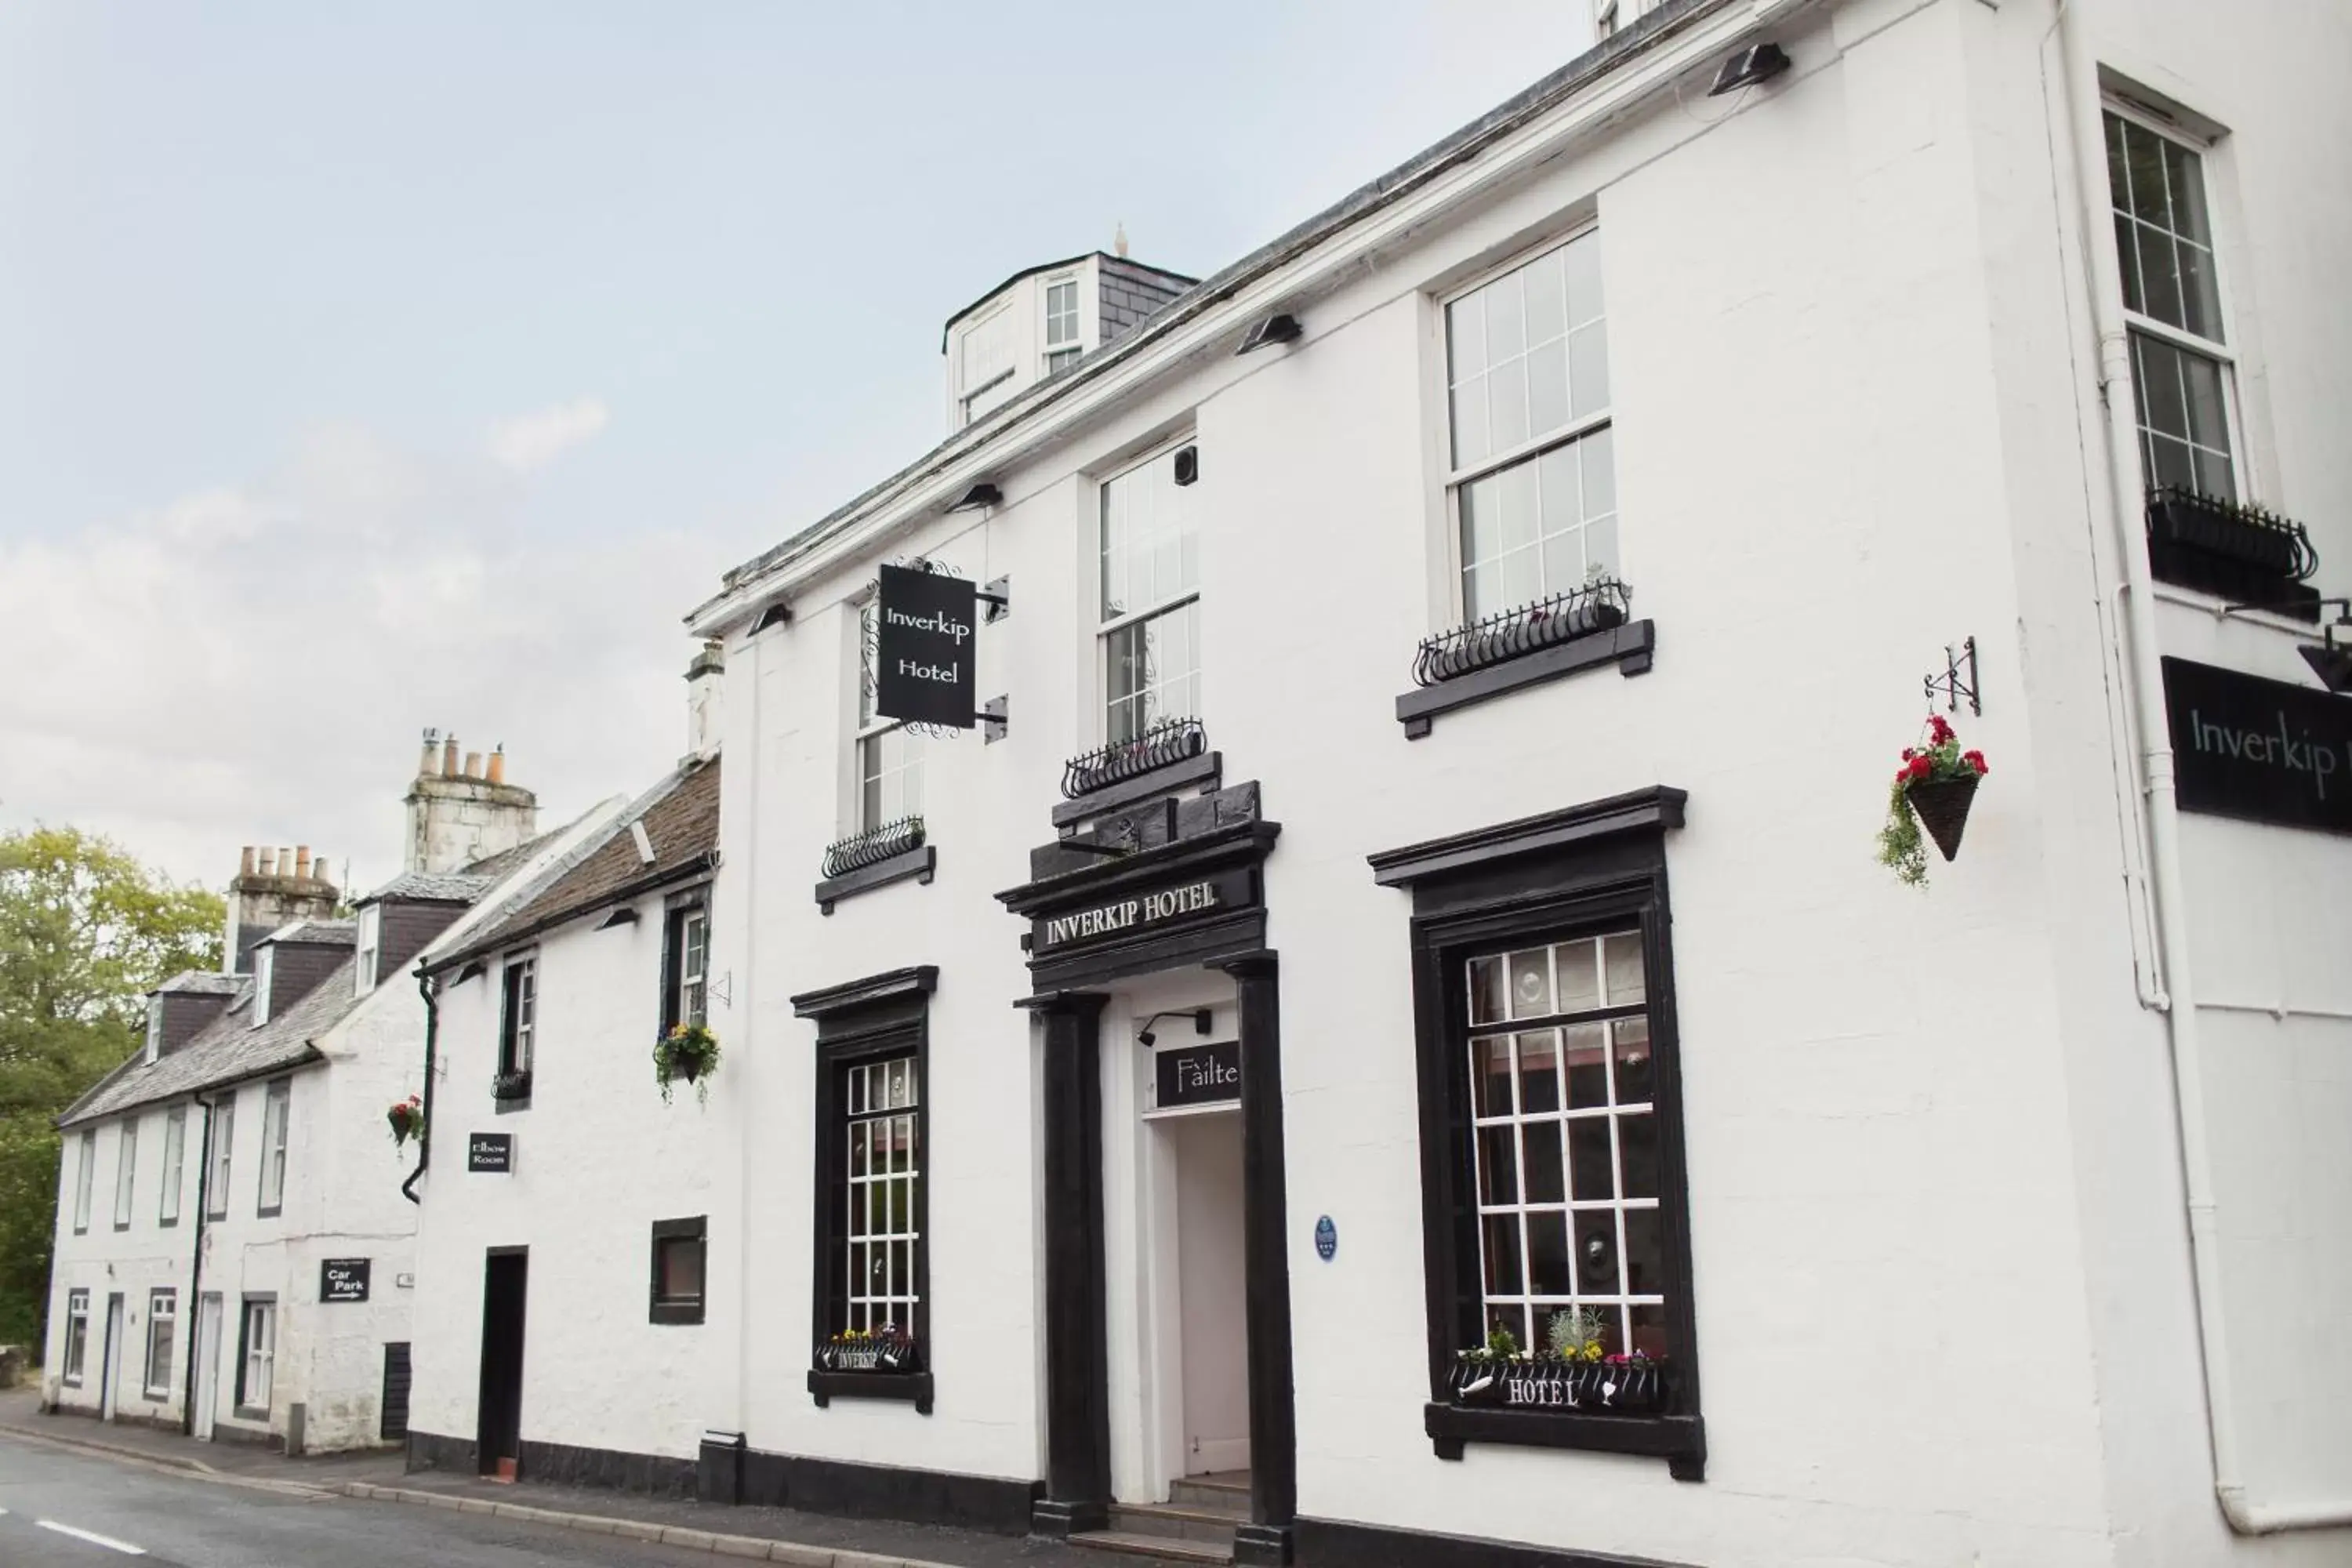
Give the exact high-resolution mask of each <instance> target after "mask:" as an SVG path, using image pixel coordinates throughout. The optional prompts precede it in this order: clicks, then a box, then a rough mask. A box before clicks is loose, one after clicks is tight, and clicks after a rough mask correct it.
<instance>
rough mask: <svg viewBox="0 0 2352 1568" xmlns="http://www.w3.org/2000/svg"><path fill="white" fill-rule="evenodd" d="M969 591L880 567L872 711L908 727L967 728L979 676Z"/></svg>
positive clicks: (945, 580) (930, 576) (951, 581)
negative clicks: (922, 725) (902, 721)
mask: <svg viewBox="0 0 2352 1568" xmlns="http://www.w3.org/2000/svg"><path fill="white" fill-rule="evenodd" d="M978 623H979V616H977V615H975V614H974V613H973V600H972V586H971V584H970V583H968V582H966V581H965V580H964V579H963V578H961V577H945V576H940V575H939V574H936V573H930V572H916V571H911V570H909V569H908V568H907V567H904V566H885V567H883V568H882V570H881V581H880V584H879V586H878V587H877V591H876V596H875V605H874V710H875V711H876V712H877V713H878V714H880V715H881V716H882V717H884V718H886V719H903V720H907V721H910V722H913V723H920V724H945V725H948V726H949V727H950V728H952V729H957V730H969V729H971V727H972V723H973V718H972V697H971V692H972V686H973V683H974V682H975V681H976V680H977V679H979V673H980V653H979V645H978V643H977V642H976V641H975V639H974V637H973V628H974V627H975V626H977V625H978Z"/></svg>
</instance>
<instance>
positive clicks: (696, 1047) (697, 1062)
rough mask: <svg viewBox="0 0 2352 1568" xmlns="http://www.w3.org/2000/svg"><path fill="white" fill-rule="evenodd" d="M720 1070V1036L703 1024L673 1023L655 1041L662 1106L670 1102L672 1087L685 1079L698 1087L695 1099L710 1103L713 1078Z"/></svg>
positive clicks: (655, 1064) (656, 1073)
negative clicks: (674, 1082) (711, 1078)
mask: <svg viewBox="0 0 2352 1568" xmlns="http://www.w3.org/2000/svg"><path fill="white" fill-rule="evenodd" d="M718 1070H719V1037H718V1036H716V1035H714V1034H712V1033H711V1032H710V1031H709V1029H708V1028H706V1027H705V1026H702V1025H700V1024H673V1025H672V1026H670V1029H669V1032H668V1033H667V1034H666V1035H663V1036H662V1037H660V1038H658V1039H656V1041H655V1042H654V1077H655V1079H656V1080H658V1081H659V1082H660V1084H661V1097H662V1103H663V1104H664V1105H667V1104H668V1103H669V1102H670V1100H669V1095H670V1084H671V1083H672V1081H674V1080H675V1079H686V1081H687V1082H688V1083H690V1084H692V1085H694V1092H695V1097H696V1098H697V1099H698V1100H700V1101H701V1102H702V1103H703V1104H705V1105H708V1104H709V1103H710V1082H709V1079H710V1075H711V1074H712V1073H714V1072H717V1071H718Z"/></svg>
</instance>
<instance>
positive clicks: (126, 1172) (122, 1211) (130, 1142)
mask: <svg viewBox="0 0 2352 1568" xmlns="http://www.w3.org/2000/svg"><path fill="white" fill-rule="evenodd" d="M138 1184H139V1119H138V1118H137V1117H135V1116H126V1117H124V1118H123V1119H122V1120H121V1121H119V1122H117V1123H116V1124H115V1131H114V1228H115V1229H117V1230H129V1229H130V1228H131V1202H132V1199H133V1197H134V1196H135V1194H136V1192H137V1189H138Z"/></svg>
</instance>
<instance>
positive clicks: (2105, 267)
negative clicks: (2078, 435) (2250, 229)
mask: <svg viewBox="0 0 2352 1568" xmlns="http://www.w3.org/2000/svg"><path fill="white" fill-rule="evenodd" d="M2054 26H2055V27H2056V30H2057V33H2058V40H2059V49H2060V52H2061V58H2062V59H2063V69H2064V74H2065V81H2064V93H2065V100H2066V108H2067V122H2068V125H2069V128H2070V130H2071V132H2072V136H2071V140H2072V142H2073V143H2074V171H2075V184H2076V185H2077V187H2078V190H2077V195H2078V197H2079V199H2080V201H2081V204H2082V207H2083V211H2082V215H2081V216H2082V238H2083V255H2084V265H2085V267H2086V268H2087V269H2088V271H2089V281H2090V286H2091V301H2090V303H2091V320H2092V324H2093V326H2094V328H2095V331H2097V334H2098V348H2099V365H2098V372H2099V388H2100V400H2101V402H2102V403H2103V404H2104V405H2105V410H2106V439H2105V447H2106V459H2107V487H2108V494H2109V496H2110V497H2111V499H2112V500H2113V502H2114V513H2115V516H2114V522H2115V526H2116V531H2117V533H2118V536H2119V537H2118V539H2117V545H2118V552H2119V554H2120V555H2121V557H2122V562H2123V573H2124V601H2125V612H2126V624H2127V626H2128V627H2129V640H2130V648H2129V651H2128V658H2129V659H2130V665H2131V678H2132V679H2131V684H2132V687H2133V689H2134V694H2135V697H2136V699H2137V707H2138V710H2139V734H2140V762H2141V772H2142V784H2143V787H2144V789H2145V791H2146V802H2147V821H2148V836H2149V838H2150V839H2151V841H2152V847H2153V850H2154V857H2155V863H2154V865H2153V867H2152V868H2151V869H2152V871H2153V874H2154V875H2153V880H2154V882H2155V892H2156V909H2157V942H2158V948H2159V950H2160V952H2161V953H2162V957H2163V970H2162V973H2163V974H2164V977H2165V983H2166V989H2167V990H2168V992H2169V994H2170V1006H2169V1007H2168V1009H2167V1011H2166V1018H2167V1021H2168V1024H2169V1026H2170V1029H2171V1035H2172V1077H2173V1084H2174V1089H2175V1093H2176V1096H2177V1099H2178V1100H2179V1111H2180V1168H2181V1178H2182V1184H2183V1185H2184V1186H2185V1187H2186V1189H2187V1191H2188V1197H2189V1258H2190V1263H2191V1267H2192V1268H2193V1269H2194V1271H2195V1275H2196V1284H2197V1326H2198V1332H2199V1338H2200V1340H2201V1341H2202V1342H2203V1346H2204V1359H2205V1416H2206V1424H2207V1426H2208V1429H2209V1430H2210V1433H2211V1436H2212V1445H2213V1492H2214V1496H2215V1497H2216V1498H2217V1499H2218V1500H2220V1502H2221V1513H2222V1515H2223V1517H2224V1518H2226V1519H2227V1520H2228V1521H2230V1528H2231V1530H2233V1531H2238V1532H2239V1533H2240V1534H2242V1535H2266V1534H2270V1533H2272V1532H2273V1531H2283V1530H2312V1529H2320V1528H2325V1527H2327V1526H2332V1525H2347V1524H2352V1500H2339V1501H2334V1502H2321V1503H2305V1504H2291V1505H2285V1506H2258V1505H2255V1504H2252V1503H2250V1502H2248V1501H2247V1500H2246V1486H2245V1480H2244V1476H2243V1471H2242V1468H2241V1459H2240V1455H2239V1447H2238V1429H2237V1424H2236V1423H2237V1416H2236V1411H2237V1406H2236V1405H2235V1403H2234V1402H2233V1395H2232V1394H2231V1363H2230V1324H2229V1316H2228V1313H2227V1310H2226V1309H2225V1307H2224V1305H2223V1300H2222V1295H2221V1234H2220V1231H2219V1228H2218V1222H2217V1218H2216V1215H2215V1212H2214V1205H2213V1156H2212V1146H2211V1142H2210V1136H2209V1132H2208V1127H2207V1122H2206V1116H2205V1072H2204V1056H2203V1047H2202V1045H2201V1043H2200V1037H2199V1031H2198V1017H2197V1001H2196V987H2195V985H2194V984H2193V983H2192V980H2191V974H2190V967H2189V930H2188V916H2187V906H2186V889H2185V888H2184V886H2183V879H2182V876H2181V869H2180V807H2179V804H2178V803H2177V802H2176V801H2175V800H2174V798H2173V755H2172V731H2171V726H2170V723H2169V721H2168V716H2167V714H2166V712H2165V703H2164V668H2163V665H2162V663H2161V658H2162V647H2161V645H2160V644H2159V643H2158V640H2157V632H2156V595H2155V591H2154V590H2155V583H2154V580H2153V579H2152V577H2151V576H2150V574H2149V570H2148V561H2147V543H2146V541H2145V538H2144V537H2143V536H2144V533H2145V523H2144V521H2143V520H2142V518H2141V515H2140V511H2139V507H2138V504H2137V503H2140V502H2141V501H2142V500H2143V499H2144V498H2143V492H2142V490H2141V488H2140V474H2139V431H2138V428H2137V424H2136V422H2135V420H2134V416H2133V409H2132V403H2131V385H2132V379H2131V344H2130V339H2129V337H2128V336H2127V335H2126V327H2125V323H2124V304H2123V300H2124V292H2123V279H2122V274H2121V271H2120V266H2119V263H2118V261H2117V259H2116V242H2115V228H2114V225H2113V224H2112V223H2111V222H2110V221H2109V220H2108V216H2107V205H2106V200H2105V196H2106V190H2107V155H2106V132H2105V125H2104V124H2103V122H2102V120H2101V104H2102V95H2101V92H2100V89H2099V78H2098V66H2097V62H2096V60H2095V59H2094V58H2093V57H2092V55H2091V53H2090V50H2089V47H2088V46H2087V44H2086V43H2085V41H2084V38H2083V37H2082V28H2081V24H2080V21H2079V19H2078V18H2077V16H2075V14H2074V12H2073V11H2072V10H2071V9H2070V8H2068V6H2067V5H2065V0H2060V6H2059V13H2058V17H2057V21H2056V23H2055V24H2054Z"/></svg>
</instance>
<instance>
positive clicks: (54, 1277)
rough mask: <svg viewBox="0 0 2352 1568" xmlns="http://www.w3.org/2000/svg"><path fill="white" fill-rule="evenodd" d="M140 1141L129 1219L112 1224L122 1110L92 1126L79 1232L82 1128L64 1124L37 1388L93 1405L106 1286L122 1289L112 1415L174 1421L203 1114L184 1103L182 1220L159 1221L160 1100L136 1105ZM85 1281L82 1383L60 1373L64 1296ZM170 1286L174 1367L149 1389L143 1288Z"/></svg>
mask: <svg viewBox="0 0 2352 1568" xmlns="http://www.w3.org/2000/svg"><path fill="white" fill-rule="evenodd" d="M136 1121H137V1122H138V1125H139V1148H138V1157H137V1163H136V1164H135V1165H134V1166H133V1169H132V1173H131V1181H132V1194H131V1227H130V1228H129V1229H128V1230H120V1231H118V1230H116V1229H115V1228H114V1190H115V1173H116V1170H117V1166H116V1161H117V1159H118V1158H119V1157H120V1152H121V1137H122V1129H123V1127H124V1126H125V1124H126V1121H125V1119H124V1118H121V1117H117V1118H115V1119H113V1120H112V1121H106V1122H103V1123H100V1125H99V1127H98V1128H97V1132H98V1143H97V1156H96V1159H97V1163H96V1168H95V1172H94V1174H93V1176H92V1179H91V1182H90V1198H89V1229H88V1230H87V1231H86V1232H85V1233H84V1234H82V1235H79V1236H77V1235H75V1234H74V1226H73V1205H74V1184H75V1182H76V1181H77V1180H78V1179H79V1160H80V1157H81V1132H80V1130H79V1129H69V1130H68V1131H67V1132H66V1133H65V1135H64V1152H63V1154H62V1156H61V1158H60V1159H59V1161H58V1226H57V1236H56V1240H55V1252H54V1254H53V1261H52V1262H51V1264H50V1269H49V1321H48V1339H47V1345H46V1348H45V1352H44V1354H43V1358H42V1367H41V1393H42V1397H43V1398H44V1399H46V1400H47V1401H48V1402H49V1403H50V1404H52V1405H56V1406H57V1407H58V1408H59V1409H61V1410H68V1411H74V1412H77V1413H79V1414H84V1415H96V1414H98V1410H99V1399H100V1358H101V1357H102V1355H103V1354H104V1351H105V1343H106V1298H107V1296H108V1294H109V1293H110V1292H120V1293H121V1296H122V1306H123V1316H124V1334H125V1337H126V1339H127V1341H128V1345H127V1349H126V1352H125V1355H124V1360H123V1363H122V1364H123V1375H122V1386H121V1396H120V1397H119V1398H118V1399H117V1401H116V1404H115V1413H116V1418H117V1419H118V1420H121V1419H131V1420H140V1421H156V1422H162V1423H164V1424H166V1425H176V1424H177V1423H178V1421H179V1419H180V1413H181V1411H182V1409H183V1407H184V1400H183V1394H184V1389H185V1384H184V1379H183V1377H182V1373H183V1371H184V1369H185V1367H186V1364H187V1363H186V1356H187V1353H188V1352H187V1345H188V1324H189V1323H190V1322H191V1321H193V1315H192V1308H191V1305H190V1303H189V1300H188V1266H189V1258H190V1256H191V1253H190V1249H191V1247H193V1246H194V1237H193V1235H192V1231H193V1228H194V1219H193V1217H192V1216H193V1215H194V1212H195V1201H196V1199H195V1191H196V1164H197V1159H198V1153H197V1150H196V1142H197V1129H198V1128H200V1127H201V1126H202V1124H203V1113H202V1112H201V1111H194V1110H192V1111H191V1112H190V1121H189V1131H188V1134H187V1140H186V1142H185V1145H184V1150H183V1159H182V1172H181V1187H180V1221H179V1224H178V1225H177V1226H163V1225H162V1224H161V1223H160V1221H159V1218H158V1216H159V1215H160V1214H161V1212H162V1205H163V1176H164V1163H163V1121H164V1110H163V1108H162V1107H152V1108H149V1109H147V1110H142V1111H140V1112H139V1113H138V1114H137V1117H136ZM77 1289H86V1290H88V1291H89V1341H88V1350H87V1352H86V1359H85V1362H84V1367H85V1373H84V1376H83V1378H82V1380H81V1383H80V1384H79V1386H78V1387H75V1386H68V1385H67V1384H66V1383H65V1381H64V1378H65V1365H66V1353H65V1345H66V1300H67V1294H68V1291H71V1290H77ZM153 1289H172V1290H175V1291H177V1292H178V1297H177V1300H178V1308H179V1318H180V1321H179V1323H178V1325H177V1330H176V1343H175V1345H174V1348H173V1358H172V1359H173V1374H172V1384H171V1388H170V1390H169V1393H168V1394H167V1396H166V1397H165V1398H163V1399H160V1400H158V1399H149V1398H147V1397H146V1394H145V1389H144V1386H143V1384H144V1373H145V1370H146V1363H147V1331H148V1324H147V1306H148V1301H147V1298H148V1292H149V1291H151V1290H153Z"/></svg>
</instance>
